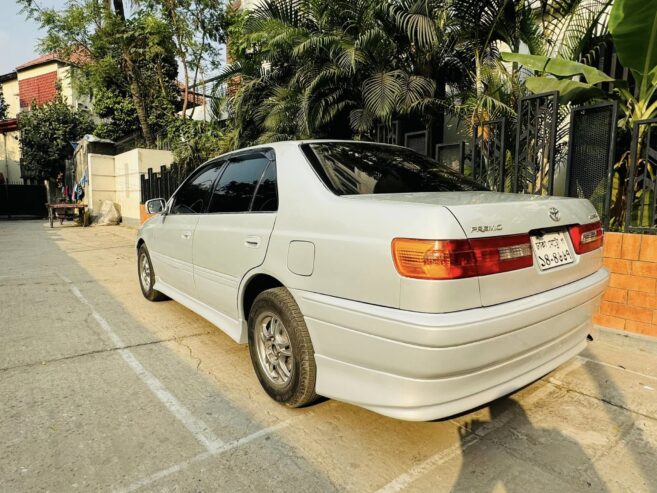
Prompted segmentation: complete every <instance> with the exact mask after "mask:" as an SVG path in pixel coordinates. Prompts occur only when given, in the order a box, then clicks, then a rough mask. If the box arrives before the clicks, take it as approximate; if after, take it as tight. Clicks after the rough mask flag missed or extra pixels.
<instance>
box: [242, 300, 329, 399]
mask: <svg viewBox="0 0 657 493" xmlns="http://www.w3.org/2000/svg"><path fill="white" fill-rule="evenodd" d="M248 329H249V330H248V332H249V352H250V354H251V362H252V363H253V368H254V369H255V372H256V375H257V376H258V380H260V384H261V385H262V387H263V388H264V389H265V391H266V392H267V393H268V394H269V396H270V397H271V398H272V399H274V400H276V401H278V402H281V403H282V404H285V405H286V406H289V407H301V406H305V405H307V404H310V403H311V402H313V401H314V400H316V399H317V394H316V393H315V379H316V374H317V368H316V366H315V352H314V350H313V345H312V342H311V340H310V334H309V333H308V328H307V327H306V322H305V321H304V319H303V315H302V314H301V311H300V310H299V307H298V306H297V304H296V302H295V301H294V298H292V295H291V294H290V292H289V291H288V290H287V289H285V288H282V287H279V288H273V289H268V290H266V291H263V292H262V293H260V294H259V295H258V297H257V298H256V299H255V301H254V302H253V306H252V307H251V311H250V313H249V327H248Z"/></svg>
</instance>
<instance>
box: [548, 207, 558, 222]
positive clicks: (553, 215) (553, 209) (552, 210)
mask: <svg viewBox="0 0 657 493" xmlns="http://www.w3.org/2000/svg"><path fill="white" fill-rule="evenodd" d="M549 212H550V219H552V220H553V221H555V222H558V221H560V220H561V213H560V212H559V209H557V208H556V207H550V211H549Z"/></svg>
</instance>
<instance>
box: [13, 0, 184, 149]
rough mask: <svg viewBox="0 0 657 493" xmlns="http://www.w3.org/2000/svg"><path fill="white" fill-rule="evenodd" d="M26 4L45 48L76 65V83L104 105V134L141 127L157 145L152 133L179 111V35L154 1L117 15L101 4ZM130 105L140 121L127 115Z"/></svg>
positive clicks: (84, 0)
mask: <svg viewBox="0 0 657 493" xmlns="http://www.w3.org/2000/svg"><path fill="white" fill-rule="evenodd" d="M19 3H20V4H21V5H22V6H23V9H24V12H25V13H26V15H28V16H29V17H32V18H34V19H35V20H37V21H38V22H39V23H40V25H41V27H42V28H43V29H44V30H45V32H46V35H45V37H44V38H43V39H42V40H41V42H40V47H41V49H42V51H44V52H55V53H58V55H59V56H61V57H64V58H68V59H70V60H71V62H72V63H73V64H74V65H75V70H74V71H73V82H74V86H75V88H76V90H77V92H78V93H79V94H83V95H88V96H90V97H91V99H92V103H93V104H94V105H95V104H96V103H98V105H99V114H101V116H102V118H103V123H102V124H101V127H100V131H101V132H103V133H105V134H106V135H107V136H110V135H111V136H112V137H113V138H118V137H122V136H123V135H120V132H124V131H125V132H130V133H131V132H134V131H135V130H140V131H141V132H142V135H143V137H144V139H145V140H146V142H147V144H149V145H153V144H154V139H153V135H154V134H156V133H158V132H159V131H161V130H162V127H163V125H162V122H163V121H167V120H168V119H169V118H170V117H171V116H172V115H173V114H174V113H175V110H176V108H177V107H179V106H180V95H179V90H178V87H177V83H176V77H177V71H178V65H177V62H176V57H175V53H176V47H175V43H174V40H173V38H174V32H173V29H172V26H171V24H170V22H168V21H167V19H166V18H165V17H164V16H163V14H162V12H161V11H160V10H158V9H157V8H155V6H153V5H151V3H150V2H144V4H143V6H141V7H140V6H139V5H138V4H137V3H135V5H134V9H133V12H132V15H130V17H126V16H125V15H124V9H123V8H122V6H123V2H122V1H121V0H118V1H115V2H113V3H112V5H114V10H112V9H111V8H110V2H99V1H98V0H78V1H75V2H69V3H67V4H66V6H65V7H64V8H62V9H59V10H58V9H54V8H51V9H41V8H39V7H38V6H36V4H34V3H33V2H32V1H31V0H19ZM117 5H118V6H119V8H118V9H117ZM131 105H132V108H133V111H134V113H135V117H134V118H130V117H128V115H127V114H126V113H127V111H128V110H129V108H130V106H131ZM135 122H136V123H138V125H135ZM124 135H125V134H124Z"/></svg>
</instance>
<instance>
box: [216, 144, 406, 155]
mask: <svg viewBox="0 0 657 493" xmlns="http://www.w3.org/2000/svg"><path fill="white" fill-rule="evenodd" d="M329 142H336V143H351V144H364V145H368V144H369V145H372V144H376V145H385V146H390V147H399V146H397V145H395V144H388V143H384V142H370V141H366V140H348V139H303V140H281V141H277V142H271V143H268V144H257V145H253V146H249V147H243V148H241V149H236V150H234V151H229V152H226V153H224V154H220V155H218V156H215V157H214V158H212V159H217V158H224V157H228V156H231V155H235V154H242V153H244V152H248V151H258V150H264V149H273V150H274V151H275V150H276V149H277V148H282V147H288V146H300V145H302V144H325V143H329Z"/></svg>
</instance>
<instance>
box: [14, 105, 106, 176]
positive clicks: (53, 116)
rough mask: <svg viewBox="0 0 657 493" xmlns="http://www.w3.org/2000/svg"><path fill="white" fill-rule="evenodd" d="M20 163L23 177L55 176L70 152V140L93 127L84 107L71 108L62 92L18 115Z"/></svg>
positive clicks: (77, 137) (71, 146) (75, 138)
mask: <svg viewBox="0 0 657 493" xmlns="http://www.w3.org/2000/svg"><path fill="white" fill-rule="evenodd" d="M18 129H19V131H20V146H21V165H22V167H23V171H24V173H25V175H26V177H29V178H35V179H39V180H41V179H48V178H55V177H56V176H57V173H59V172H60V171H64V165H65V160H66V159H69V158H70V157H71V156H72V155H73V143H75V142H77V141H78V140H79V139H80V138H81V137H82V136H83V135H85V134H86V133H89V132H90V131H91V130H92V129H93V123H92V120H91V117H90V115H89V114H88V113H87V112H86V111H73V110H72V109H71V108H70V107H69V105H68V104H67V103H66V101H65V100H64V98H63V97H62V96H61V94H58V95H57V97H56V98H55V99H54V100H53V101H51V102H49V103H46V104H44V105H43V106H32V108H31V109H30V111H23V112H21V113H19V115H18Z"/></svg>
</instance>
